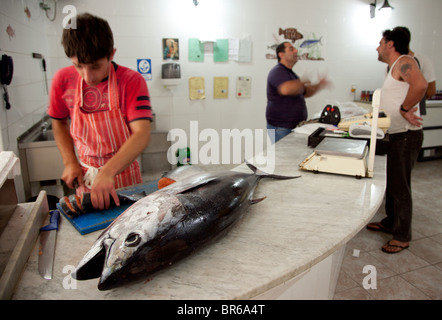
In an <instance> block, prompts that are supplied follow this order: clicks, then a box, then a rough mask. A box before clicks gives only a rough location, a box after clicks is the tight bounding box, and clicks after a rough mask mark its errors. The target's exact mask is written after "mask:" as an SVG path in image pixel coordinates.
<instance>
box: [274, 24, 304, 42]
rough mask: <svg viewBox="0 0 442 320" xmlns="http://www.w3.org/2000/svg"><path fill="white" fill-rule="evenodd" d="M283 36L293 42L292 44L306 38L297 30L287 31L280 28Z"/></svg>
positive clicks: (280, 33) (290, 29) (289, 29)
mask: <svg viewBox="0 0 442 320" xmlns="http://www.w3.org/2000/svg"><path fill="white" fill-rule="evenodd" d="M282 34H283V35H284V39H289V40H292V43H294V42H295V41H296V40H300V39H302V38H304V36H303V35H302V34H301V33H299V32H298V30H297V29H296V28H287V29H285V30H283V29H282V28H279V35H282Z"/></svg>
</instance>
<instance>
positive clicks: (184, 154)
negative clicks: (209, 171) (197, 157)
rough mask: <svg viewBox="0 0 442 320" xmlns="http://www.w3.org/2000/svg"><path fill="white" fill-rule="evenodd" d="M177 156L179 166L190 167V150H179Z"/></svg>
mask: <svg viewBox="0 0 442 320" xmlns="http://www.w3.org/2000/svg"><path fill="white" fill-rule="evenodd" d="M175 155H176V157H177V159H178V161H177V166H178V167H181V166H183V165H190V164H191V163H190V148H189V147H187V148H179V149H178V150H177V151H176V152H175Z"/></svg>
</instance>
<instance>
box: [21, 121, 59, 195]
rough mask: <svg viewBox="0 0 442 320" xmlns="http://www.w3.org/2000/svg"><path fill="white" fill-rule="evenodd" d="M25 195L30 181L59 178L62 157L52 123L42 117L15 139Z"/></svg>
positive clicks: (28, 192)
mask: <svg viewBox="0 0 442 320" xmlns="http://www.w3.org/2000/svg"><path fill="white" fill-rule="evenodd" d="M17 144H18V151H19V157H20V165H21V171H22V177H23V186H24V189H25V190H24V191H25V197H26V199H28V198H29V197H31V196H32V194H31V182H37V181H46V180H59V179H60V178H61V175H62V173H63V170H64V165H63V159H62V158H61V155H60V152H59V151H58V148H57V144H56V143H55V140H54V132H53V131H52V123H51V119H50V118H49V117H47V116H46V117H44V118H43V119H41V120H40V121H39V122H37V123H36V124H35V125H33V126H32V127H31V128H30V129H29V130H27V131H26V132H24V133H23V134H22V135H21V136H20V137H18V139H17Z"/></svg>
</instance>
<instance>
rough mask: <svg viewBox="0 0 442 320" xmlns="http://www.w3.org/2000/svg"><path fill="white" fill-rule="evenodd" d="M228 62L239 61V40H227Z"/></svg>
mask: <svg viewBox="0 0 442 320" xmlns="http://www.w3.org/2000/svg"><path fill="white" fill-rule="evenodd" d="M229 60H233V61H238V60H239V40H238V39H229Z"/></svg>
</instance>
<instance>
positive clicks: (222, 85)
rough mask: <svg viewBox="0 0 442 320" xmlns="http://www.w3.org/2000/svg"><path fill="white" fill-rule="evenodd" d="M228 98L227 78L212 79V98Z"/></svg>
mask: <svg viewBox="0 0 442 320" xmlns="http://www.w3.org/2000/svg"><path fill="white" fill-rule="evenodd" d="M228 97H229V78H228V77H214V78H213V98H215V99H227V98H228Z"/></svg>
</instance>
